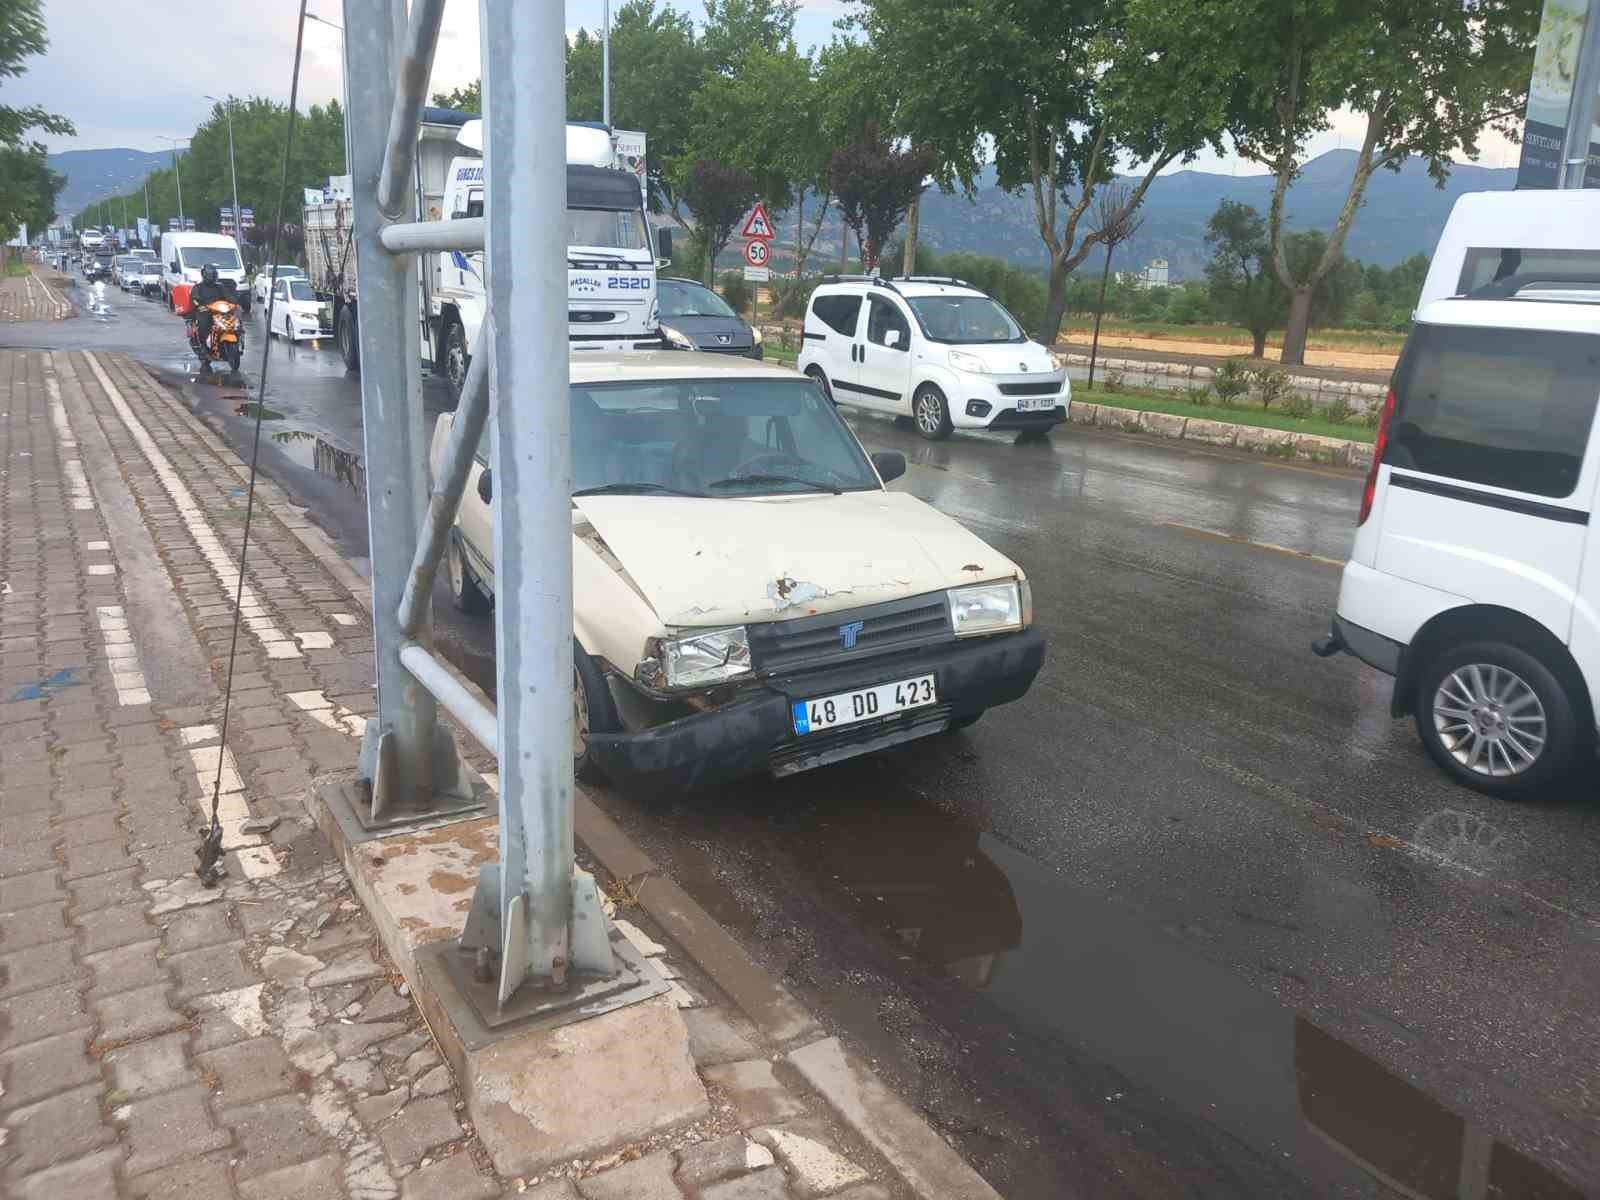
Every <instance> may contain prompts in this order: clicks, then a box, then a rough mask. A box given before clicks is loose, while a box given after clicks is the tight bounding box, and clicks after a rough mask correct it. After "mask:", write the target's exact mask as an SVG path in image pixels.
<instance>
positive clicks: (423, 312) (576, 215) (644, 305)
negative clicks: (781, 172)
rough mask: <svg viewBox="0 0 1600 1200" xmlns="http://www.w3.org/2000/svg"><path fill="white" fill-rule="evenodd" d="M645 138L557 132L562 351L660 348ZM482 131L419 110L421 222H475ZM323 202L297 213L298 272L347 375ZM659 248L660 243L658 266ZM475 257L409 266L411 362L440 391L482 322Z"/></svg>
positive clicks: (472, 121) (345, 264)
mask: <svg viewBox="0 0 1600 1200" xmlns="http://www.w3.org/2000/svg"><path fill="white" fill-rule="evenodd" d="M644 143H645V135H644V134H642V133H629V132H623V131H607V130H606V129H604V128H603V127H600V126H593V125H579V124H572V125H568V126H567V239H568V257H567V268H568V269H567V281H568V312H569V323H570V324H569V330H570V334H571V338H572V347H573V350H574V351H575V352H576V351H580V350H630V349H652V350H653V349H660V348H661V345H662V343H661V333H660V325H659V320H658V311H657V305H656V286H655V285H656V254H657V247H656V245H655V241H656V239H655V237H654V236H653V235H652V233H651V230H650V226H649V223H648V221H647V220H646V217H645V205H644V199H645V193H644V190H643V186H642V179H643V165H644ZM482 145H483V123H482V121H480V120H479V119H477V118H475V117H472V116H470V115H468V114H465V113H459V112H455V111H453V110H450V109H440V108H428V109H425V110H424V111H423V121H422V129H421V134H420V137H419V140H418V144H417V171H416V188H417V199H418V211H419V213H420V214H421V219H423V220H444V221H448V220H453V219H461V218H467V217H479V216H482V215H483V205H484V196H485V194H486V189H485V186H484V178H483V159H482V157H481V150H482ZM334 190H335V189H334V187H333V181H330V187H329V191H328V193H327V195H328V197H330V198H325V199H324V200H323V201H322V202H320V203H317V204H308V205H307V206H306V209H305V236H306V262H307V268H308V269H307V274H308V275H309V277H310V279H311V284H312V287H313V288H314V289H315V290H316V291H317V293H318V295H319V296H320V297H321V299H322V300H323V302H324V303H325V304H327V305H329V306H330V309H331V311H330V313H329V314H328V319H329V321H330V322H331V326H332V328H333V330H334V337H335V339H336V341H337V343H338V346H339V351H340V354H341V355H342V356H343V358H344V361H345V364H346V365H347V366H348V367H350V368H351V369H352V370H355V369H358V367H359V361H358V355H359V348H358V342H357V337H356V328H357V326H356V321H357V319H358V315H359V314H358V312H357V306H356V259H355V252H354V249H353V247H352V245H351V239H350V227H351V205H350V201H349V200H348V199H347V198H338V197H336V196H333V192H334ZM670 252H671V243H670V240H669V238H668V236H667V235H666V234H665V233H663V234H662V235H661V246H660V253H661V257H662V258H668V257H670ZM483 272H484V262H483V254H482V253H474V254H467V253H462V252H459V251H452V252H448V253H444V254H425V255H422V256H420V269H419V271H418V292H419V295H418V312H419V314H420V319H421V322H422V353H423V358H424V359H425V360H426V361H427V362H428V364H429V365H430V366H431V368H432V369H433V371H434V372H435V373H436V374H441V375H443V376H445V378H446V379H447V380H448V382H449V384H450V388H451V391H452V392H455V393H459V392H460V390H461V385H462V384H463V383H464V382H465V380H466V372H467V365H468V354H469V351H470V348H471V346H472V345H473V343H474V341H475V339H476V338H477V335H478V327H479V325H480V324H481V323H482V320H483V314H484V286H483Z"/></svg>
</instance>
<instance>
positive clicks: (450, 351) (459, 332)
mask: <svg viewBox="0 0 1600 1200" xmlns="http://www.w3.org/2000/svg"><path fill="white" fill-rule="evenodd" d="M471 362H472V358H471V355H469V354H468V353H467V331H466V330H465V329H463V328H462V327H461V322H460V321H458V320H454V319H452V320H451V322H450V324H449V325H448V326H446V327H445V331H444V377H445V382H447V383H448V384H449V385H450V396H451V398H452V399H453V400H456V401H457V402H459V401H460V400H461V389H462V388H464V387H465V386H466V383H467V369H468V367H469V366H470V365H471Z"/></svg>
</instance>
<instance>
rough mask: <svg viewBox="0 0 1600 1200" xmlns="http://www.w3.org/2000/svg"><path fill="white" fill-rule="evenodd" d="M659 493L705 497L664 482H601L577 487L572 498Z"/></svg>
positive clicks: (699, 493)
mask: <svg viewBox="0 0 1600 1200" xmlns="http://www.w3.org/2000/svg"><path fill="white" fill-rule="evenodd" d="M655 493H660V494H662V495H667V496H698V497H699V498H700V499H702V500H703V499H705V496H704V494H703V493H701V492H686V491H684V490H683V489H682V488H674V487H668V486H667V485H666V484H664V483H602V484H599V485H597V486H595V487H586V488H579V489H578V490H577V491H575V492H573V493H572V495H573V497H574V498H576V497H579V496H641V495H646V494H655Z"/></svg>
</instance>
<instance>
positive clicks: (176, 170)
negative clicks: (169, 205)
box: [156, 133, 189, 233]
mask: <svg viewBox="0 0 1600 1200" xmlns="http://www.w3.org/2000/svg"><path fill="white" fill-rule="evenodd" d="M156 136H157V137H159V138H160V139H161V140H162V141H163V142H171V143H172V175H173V178H174V179H176V180H177V181H178V232H179V233H182V232H183V169H182V168H181V167H179V166H178V143H179V142H187V141H188V140H189V139H188V138H180V137H169V136H167V135H166V134H164V133H161V134H157V135H156Z"/></svg>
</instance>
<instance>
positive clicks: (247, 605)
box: [83, 351, 301, 658]
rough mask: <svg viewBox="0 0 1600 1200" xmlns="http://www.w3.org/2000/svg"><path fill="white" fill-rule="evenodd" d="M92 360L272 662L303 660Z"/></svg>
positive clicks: (91, 359)
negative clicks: (249, 613) (241, 578)
mask: <svg viewBox="0 0 1600 1200" xmlns="http://www.w3.org/2000/svg"><path fill="white" fill-rule="evenodd" d="M83 357H84V358H85V359H87V360H88V363H89V366H90V368H91V369H92V370H93V371H94V373H95V378H97V379H98V380H99V381H100V386H101V387H102V388H104V389H105V393H106V397H107V399H109V400H110V401H111V407H112V408H113V409H115V410H116V413H117V416H118V417H119V418H121V420H122V423H123V425H124V426H126V427H127V430H128V432H129V433H130V434H132V435H133V440H134V441H135V442H137V443H138V445H139V449H140V450H141V451H143V453H144V456H145V458H146V459H147V460H149V463H150V466H151V467H152V468H153V469H154V470H155V473H156V478H157V479H159V480H160V481H161V486H162V487H163V488H164V489H165V490H166V493H167V495H168V496H170V497H172V503H173V504H174V505H175V506H176V507H177V510H178V515H179V516H180V517H182V518H183V523H184V524H185V525H186V526H187V527H188V529H189V535H190V536H191V537H192V538H194V541H195V545H197V546H198V547H199V548H200V553H201V554H202V555H204V556H205V560H206V563H207V565H208V566H210V568H211V573H212V574H213V575H215V576H216V577H217V582H218V583H220V584H221V585H222V589H223V591H224V592H226V593H227V594H228V596H229V597H232V596H233V594H234V592H235V590H236V589H237V590H238V594H239V604H240V607H241V611H253V612H254V613H256V614H261V615H255V616H249V617H247V618H246V620H245V624H246V625H247V626H249V628H250V632H251V633H253V634H255V636H256V639H257V640H258V641H259V642H260V643H261V648H262V649H263V650H265V651H266V652H267V657H268V658H300V657H301V653H300V647H298V646H296V645H295V644H294V642H292V641H291V640H289V637H288V635H286V634H285V633H284V632H283V631H282V630H281V629H279V628H278V627H277V625H275V624H274V623H273V621H272V619H271V618H270V617H267V616H266V615H264V614H265V613H266V611H267V610H266V609H265V607H263V605H262V603H261V600H260V598H259V597H258V596H257V595H256V593H255V590H254V589H253V588H252V587H251V586H250V585H249V584H248V583H247V584H245V585H244V586H243V587H242V588H240V587H239V570H238V568H237V567H235V566H234V565H233V560H232V559H231V558H229V556H228V552H227V550H226V549H225V548H224V547H223V545H222V541H221V539H219V538H218V537H217V533H216V530H215V529H213V528H212V527H211V522H209V521H208V520H206V517H205V513H204V511H203V510H202V509H201V507H200V505H199V504H197V503H196V502H195V498H194V493H193V492H191V491H190V490H189V489H188V487H187V486H185V484H184V482H183V479H182V478H181V477H180V476H179V475H178V472H177V471H175V470H174V469H173V467H172V463H171V461H170V460H169V459H168V458H167V456H166V455H165V454H163V453H162V452H161V447H159V446H157V445H156V443H155V439H154V438H152V437H151V436H150V432H149V430H147V429H146V428H145V427H144V426H143V425H142V424H140V422H139V419H138V418H137V417H135V416H134V415H133V410H132V409H131V408H129V407H128V402H127V401H126V400H124V399H123V398H122V393H121V392H119V391H118V390H117V387H116V385H115V384H114V383H112V382H111V380H110V378H109V377H108V376H107V375H106V373H105V371H104V370H103V369H102V368H101V366H100V362H99V360H98V359H96V358H95V356H94V354H93V353H92V352H88V351H86V352H85V353H84V356H83Z"/></svg>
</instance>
